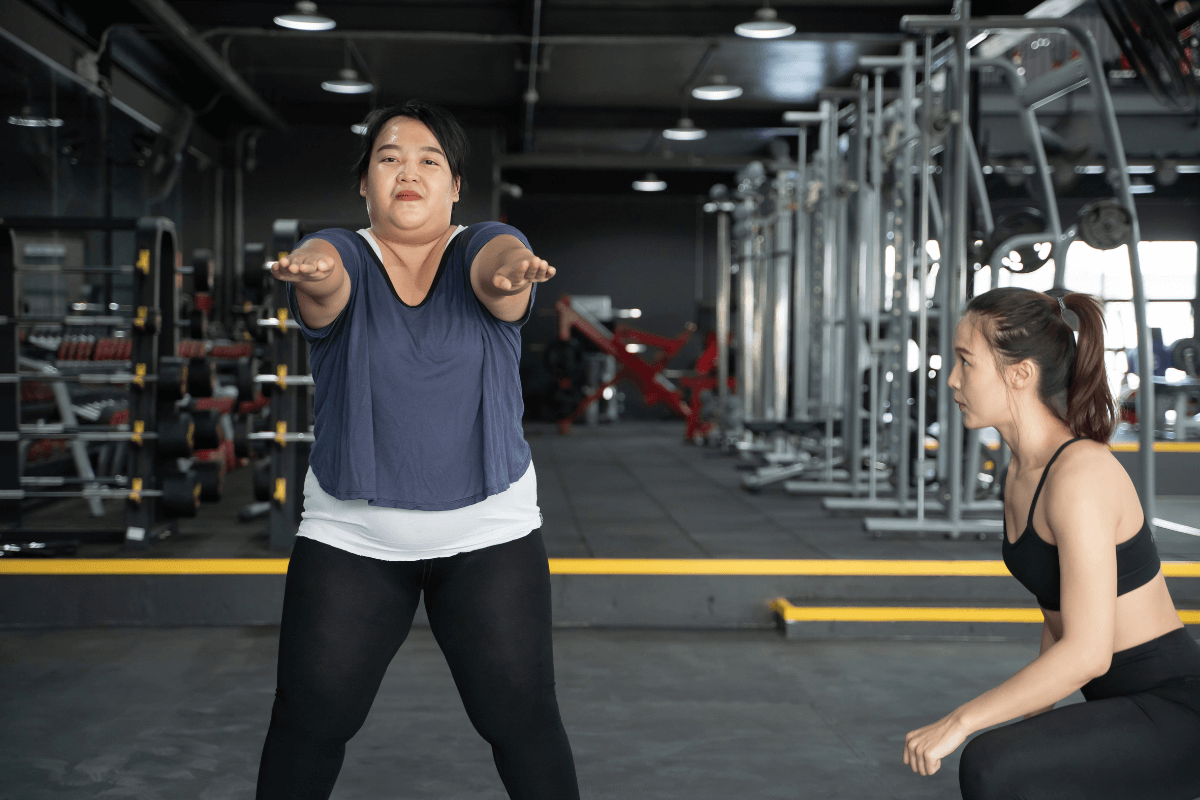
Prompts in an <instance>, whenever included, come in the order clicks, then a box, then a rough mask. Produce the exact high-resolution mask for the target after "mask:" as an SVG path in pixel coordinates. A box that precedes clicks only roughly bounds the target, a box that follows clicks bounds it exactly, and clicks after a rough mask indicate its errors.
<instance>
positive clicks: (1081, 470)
mask: <svg viewBox="0 0 1200 800" xmlns="http://www.w3.org/2000/svg"><path fill="white" fill-rule="evenodd" d="M1053 471H1054V474H1053V475H1052V476H1051V477H1050V480H1049V481H1048V482H1047V489H1048V490H1049V491H1048V492H1047V498H1046V499H1047V500H1048V501H1049V505H1048V507H1047V512H1048V513H1052V510H1054V511H1058V512H1060V513H1062V512H1069V511H1070V510H1071V509H1076V510H1079V509H1082V508H1085V507H1086V508H1088V509H1094V510H1105V511H1107V512H1109V513H1119V512H1120V511H1122V510H1123V509H1124V507H1125V506H1130V505H1132V507H1136V508H1139V509H1140V503H1139V502H1138V497H1137V490H1136V489H1135V488H1134V485H1133V481H1132V480H1131V479H1130V477H1129V473H1128V472H1126V471H1125V468H1124V467H1123V466H1121V462H1119V461H1117V458H1116V456H1114V455H1113V453H1112V451H1111V450H1109V448H1108V446H1107V445H1105V444H1103V443H1101V442H1097V441H1095V440H1092V439H1085V440H1084V441H1081V442H1075V443H1074V444H1072V445H1071V446H1070V447H1068V448H1067V449H1066V450H1064V451H1063V452H1062V455H1061V456H1059V458H1058V461H1056V462H1055V464H1054V466H1053Z"/></svg>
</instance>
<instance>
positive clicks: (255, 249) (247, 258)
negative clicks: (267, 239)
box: [242, 242, 267, 294]
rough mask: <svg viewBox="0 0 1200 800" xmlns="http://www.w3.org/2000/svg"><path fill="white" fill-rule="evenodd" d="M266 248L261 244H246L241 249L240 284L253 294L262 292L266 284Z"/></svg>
mask: <svg viewBox="0 0 1200 800" xmlns="http://www.w3.org/2000/svg"><path fill="white" fill-rule="evenodd" d="M264 263H266V248H265V247H263V245H262V243H261V242H248V243H247V244H246V245H245V247H243V248H242V283H243V284H245V286H246V288H247V289H249V290H250V291H251V292H253V293H254V294H258V293H259V292H261V291H262V289H263V286H265V285H266V282H267V272H266V270H264V269H263V264H264Z"/></svg>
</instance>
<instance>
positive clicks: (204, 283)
mask: <svg viewBox="0 0 1200 800" xmlns="http://www.w3.org/2000/svg"><path fill="white" fill-rule="evenodd" d="M215 272H216V264H215V263H214V259H213V254H212V251H211V250H195V251H193V252H192V288H193V289H194V290H195V291H197V292H211V291H212V288H213V277H214V273H215ZM197 338H200V337H197Z"/></svg>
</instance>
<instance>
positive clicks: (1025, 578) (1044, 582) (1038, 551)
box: [1002, 438, 1161, 611]
mask: <svg viewBox="0 0 1200 800" xmlns="http://www.w3.org/2000/svg"><path fill="white" fill-rule="evenodd" d="M1078 441H1079V439H1078V438H1076V439H1071V440H1070V441H1068V442H1065V443H1064V444H1063V446H1062V447H1060V448H1058V450H1056V451H1055V452H1054V455H1053V456H1052V457H1051V458H1050V460H1049V461H1048V462H1047V463H1046V468H1045V469H1044V470H1042V479H1041V480H1040V481H1038V485H1037V491H1035V492H1034V493H1033V502H1032V503H1030V504H1029V518H1028V519H1029V521H1028V522H1027V523H1026V524H1025V531H1024V532H1023V533H1022V534H1021V537H1020V538H1019V539H1017V541H1016V542H1015V543H1012V542H1009V541H1008V530H1007V528H1008V526H1007V525H1005V531H1004V544H1003V546H1002V552H1003V555H1004V565H1005V566H1006V567H1008V571H1009V572H1011V573H1012V574H1013V577H1015V578H1016V579H1017V580H1019V581H1020V582H1021V583H1022V584H1023V585H1024V586H1025V588H1026V589H1028V590H1029V591H1031V592H1033V594H1034V596H1035V597H1036V598H1037V601H1038V604H1039V605H1041V606H1042V608H1046V609H1049V610H1051V611H1058V610H1059V588H1060V580H1061V576H1060V574H1059V564H1058V547H1056V546H1055V545H1052V544H1050V543H1049V542H1047V541H1046V540H1045V539H1043V538H1042V537H1040V536H1038V535H1037V533H1036V532H1035V531H1034V529H1033V510H1034V509H1035V508H1037V501H1038V496H1039V495H1041V493H1042V486H1044V485H1045V483H1046V476H1047V475H1049V474H1050V467H1051V466H1053V464H1054V461H1055V459H1057V458H1058V456H1059V454H1060V453H1062V451H1063V450H1065V449H1066V447H1067V445H1069V444H1071V443H1072V442H1078ZM1160 567H1161V564H1160V562H1159V560H1158V548H1157V547H1155V545H1154V535H1153V534H1152V533H1151V532H1150V526H1149V525H1148V524H1146V521H1145V518H1143V520H1142V529H1141V530H1139V531H1138V532H1137V534H1136V535H1134V537H1133V538H1132V539H1129V540H1127V541H1124V542H1121V543H1120V544H1119V545H1117V596H1118V597H1120V596H1121V595H1123V594H1127V593H1129V592H1132V591H1133V590H1134V589H1137V588H1138V587H1139V586H1145V585H1146V584H1147V583H1149V582H1150V581H1151V580H1153V579H1154V576H1155V575H1157V574H1158V570H1159V569H1160Z"/></svg>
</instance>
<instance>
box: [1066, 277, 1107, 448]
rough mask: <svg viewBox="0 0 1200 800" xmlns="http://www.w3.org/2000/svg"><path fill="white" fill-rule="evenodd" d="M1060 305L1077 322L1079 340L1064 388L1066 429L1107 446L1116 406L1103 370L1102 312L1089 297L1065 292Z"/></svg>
mask: <svg viewBox="0 0 1200 800" xmlns="http://www.w3.org/2000/svg"><path fill="white" fill-rule="evenodd" d="M1063 305H1064V306H1066V308H1067V310H1069V311H1072V312H1074V314H1075V318H1076V319H1077V320H1078V328H1079V341H1078V344H1077V345H1076V349H1075V364H1074V368H1073V369H1072V370H1071V379H1070V382H1069V383H1068V386H1067V419H1066V423H1067V426H1068V427H1070V429H1071V433H1073V434H1075V435H1076V436H1083V437H1085V438H1088V439H1095V440H1096V441H1097V442H1100V443H1102V444H1106V443H1107V442H1108V439H1109V437H1110V436H1112V432H1113V427H1114V426H1115V425H1116V403H1114V402H1113V398H1112V392H1110V391H1109V389H1108V378H1107V375H1106V370H1105V367H1104V310H1103V309H1102V308H1101V305H1100V301H1099V300H1097V299H1096V298H1094V297H1092V296H1091V295H1088V294H1080V293H1079V292H1068V293H1067V295H1066V296H1064V297H1063Z"/></svg>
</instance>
